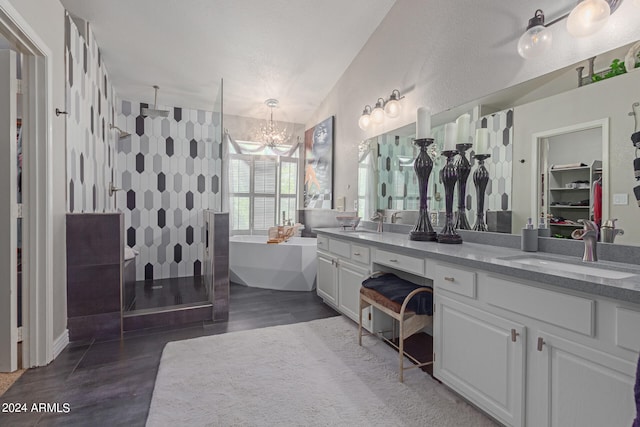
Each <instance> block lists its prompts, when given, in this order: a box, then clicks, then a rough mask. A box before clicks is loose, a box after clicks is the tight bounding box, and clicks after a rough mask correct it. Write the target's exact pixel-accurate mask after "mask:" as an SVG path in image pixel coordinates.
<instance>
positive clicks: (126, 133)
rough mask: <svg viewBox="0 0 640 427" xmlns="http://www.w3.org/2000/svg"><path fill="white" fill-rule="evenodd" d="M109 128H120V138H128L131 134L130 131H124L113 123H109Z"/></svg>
mask: <svg viewBox="0 0 640 427" xmlns="http://www.w3.org/2000/svg"><path fill="white" fill-rule="evenodd" d="M109 129H117V130H118V138H120V139H122V138H126V137H128V136H131V134H130V133H129V132H125V131H123V130H122V129H120V128H119V127H118V126H115V125H114V124H113V123H109Z"/></svg>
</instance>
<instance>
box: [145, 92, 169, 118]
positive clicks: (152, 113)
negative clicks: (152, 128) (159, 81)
mask: <svg viewBox="0 0 640 427" xmlns="http://www.w3.org/2000/svg"><path fill="white" fill-rule="evenodd" d="M153 89H154V90H155V91H156V96H155V100H154V101H153V108H142V109H141V110H140V114H142V115H143V116H147V117H151V118H152V119H155V118H156V117H167V116H168V115H169V111H168V110H158V109H157V107H158V89H160V88H159V87H158V85H153Z"/></svg>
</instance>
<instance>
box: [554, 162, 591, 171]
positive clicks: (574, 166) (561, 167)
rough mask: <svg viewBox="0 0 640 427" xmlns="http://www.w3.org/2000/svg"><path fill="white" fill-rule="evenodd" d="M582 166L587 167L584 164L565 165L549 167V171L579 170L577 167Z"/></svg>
mask: <svg viewBox="0 0 640 427" xmlns="http://www.w3.org/2000/svg"><path fill="white" fill-rule="evenodd" d="M583 166H587V165H586V164H584V163H567V164H566V165H551V169H552V170H554V169H569V168H579V167H583Z"/></svg>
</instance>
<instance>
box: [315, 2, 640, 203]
mask: <svg viewBox="0 0 640 427" xmlns="http://www.w3.org/2000/svg"><path fill="white" fill-rule="evenodd" d="M558 3H559V2H557V1H556V0H539V1H537V2H536V4H535V5H531V4H530V3H529V2H504V1H502V0H484V1H476V2H471V1H464V0H451V1H446V2H445V1H441V2H435V1H432V2H427V1H424V0H397V2H396V4H395V5H394V6H393V7H392V9H391V10H390V12H389V14H388V15H387V16H386V18H385V19H384V20H383V21H382V23H381V24H380V26H379V27H378V29H377V30H376V31H375V32H374V34H373V35H372V36H371V38H370V39H369V41H368V42H367V44H366V45H365V46H364V48H363V49H362V51H361V52H360V53H359V55H358V56H357V57H356V58H355V60H354V61H353V63H352V64H351V65H350V66H349V68H348V69H347V71H346V72H345V73H344V75H343V76H342V77H341V78H340V80H339V81H338V83H337V84H336V85H335V87H334V88H333V89H332V91H331V92H330V93H329V94H328V96H327V97H326V99H325V100H324V101H323V103H322V105H321V106H320V107H319V108H318V109H317V111H316V112H315V113H314V114H313V116H312V117H311V118H310V120H309V121H308V122H307V123H306V127H307V128H309V127H311V126H313V125H315V124H316V123H318V122H319V121H321V120H322V119H324V118H326V117H328V116H330V115H335V116H336V120H335V126H336V129H335V151H334V162H335V164H334V197H340V196H346V197H347V206H350V205H351V204H352V203H353V200H354V198H355V197H356V194H357V193H356V186H357V168H356V164H357V159H358V148H357V146H358V142H360V141H361V140H363V139H366V138H369V137H372V136H375V135H377V134H380V133H383V132H386V131H389V130H392V129H395V128H398V127H400V126H403V125H406V124H408V123H411V122H413V121H415V112H416V109H417V107H419V106H423V105H424V106H427V107H429V108H430V109H431V111H432V112H436V113H437V112H441V111H444V110H446V109H448V108H451V107H454V106H457V105H460V104H463V103H465V102H468V101H471V100H473V99H477V98H479V97H481V96H484V95H487V94H490V93H493V92H495V91H497V90H499V89H502V88H505V87H509V86H512V85H514V84H517V83H521V82H524V81H526V80H529V79H531V78H534V77H537V76H540V75H542V74H545V73H548V72H550V71H552V70H556V69H559V68H562V67H566V66H569V65H571V64H574V63H576V62H578V61H581V60H584V59H586V58H588V57H590V56H594V55H597V54H600V53H602V52H606V51H609V50H611V49H612V48H614V47H617V46H621V45H624V44H628V43H631V42H634V41H636V40H638V39H640V26H638V25H637V23H638V22H640V8H638V7H636V6H634V5H633V4H632V2H629V1H628V2H624V3H623V4H622V5H621V6H620V8H619V9H618V11H617V12H616V13H615V14H614V15H613V16H612V17H611V19H610V22H609V24H608V26H607V27H606V28H605V29H604V30H603V31H601V32H600V33H598V34H597V35H594V36H593V37H589V38H585V39H570V38H569V36H568V35H567V34H566V31H565V29H564V28H565V27H564V22H560V23H558V24H556V25H554V26H552V27H551V28H552V31H553V39H554V46H553V49H552V51H551V52H548V53H547V54H546V55H544V56H542V57H540V58H538V59H536V60H524V59H522V58H521V57H520V56H518V54H517V52H516V44H517V40H518V38H519V36H520V35H521V34H522V33H523V32H524V29H525V26H526V24H527V21H528V19H529V18H530V17H531V16H533V13H534V11H535V8H543V9H544V10H545V13H546V14H547V17H548V18H547V19H548V20H549V19H552V18H554V17H557V16H558V15H560V13H561V12H563V11H565V10H568V8H569V7H570V6H571V4H572V2H566V3H567V4H565V5H563V4H560V5H559V4H558ZM393 89H399V90H400V91H401V92H402V94H404V95H406V97H405V98H404V99H403V100H402V101H401V103H402V108H403V110H402V113H401V115H400V116H399V117H398V118H396V119H394V120H390V121H387V123H385V124H384V125H382V126H378V127H377V128H374V129H370V130H369V131H368V132H363V131H361V130H360V128H359V127H358V124H357V121H358V117H359V116H360V114H361V113H362V109H363V107H364V106H365V105H366V104H372V103H374V102H375V100H376V99H377V98H378V97H388V96H389V94H391V91H392V90H393ZM516 143H517V142H516Z"/></svg>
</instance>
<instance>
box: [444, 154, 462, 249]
mask: <svg viewBox="0 0 640 427" xmlns="http://www.w3.org/2000/svg"><path fill="white" fill-rule="evenodd" d="M456 154H458V151H457V150H445V151H443V152H442V155H443V156H445V157H446V158H447V163H446V164H445V165H444V167H443V168H442V183H443V184H444V201H445V208H446V217H445V218H446V219H445V224H444V228H443V229H442V232H440V234H438V243H454V244H455V243H462V237H460V236H459V235H458V233H456V229H455V222H454V220H453V191H454V190H455V186H456V182H457V181H458V169H457V168H456V165H455V164H454V163H453V157H454V156H455V155H456Z"/></svg>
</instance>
